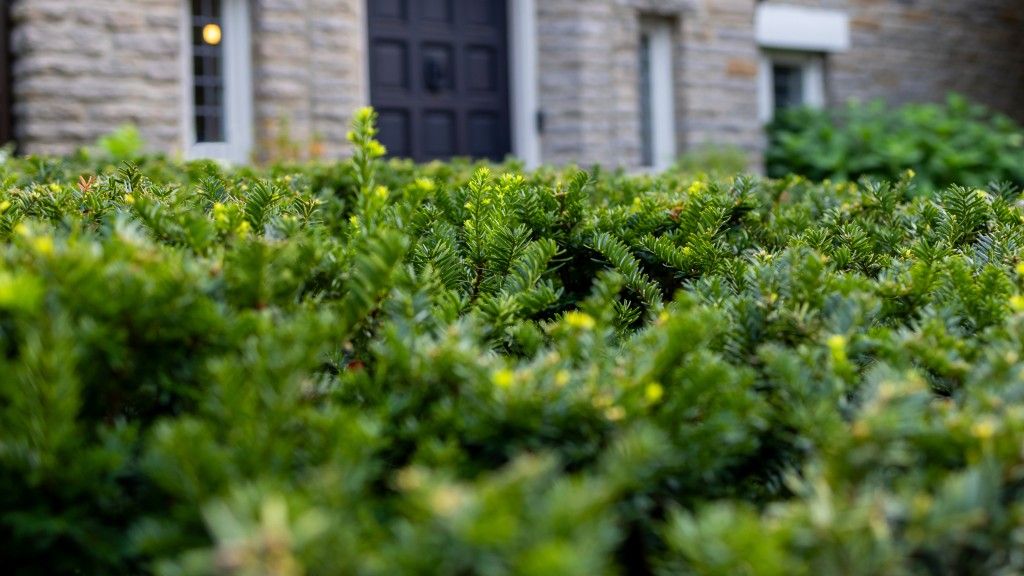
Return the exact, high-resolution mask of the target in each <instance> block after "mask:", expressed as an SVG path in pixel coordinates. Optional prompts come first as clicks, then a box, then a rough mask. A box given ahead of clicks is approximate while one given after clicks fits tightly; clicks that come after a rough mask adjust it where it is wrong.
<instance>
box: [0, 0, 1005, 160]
mask: <svg viewBox="0 0 1024 576" xmlns="http://www.w3.org/2000/svg"><path fill="white" fill-rule="evenodd" d="M183 1H184V0H75V1H73V2H72V1H70V0H16V1H15V3H14V8H13V13H12V16H13V22H14V25H15V32H14V34H13V38H12V45H13V50H14V52H15V58H16V63H15V67H14V85H15V99H16V105H15V121H16V126H17V128H16V130H17V135H18V138H19V140H20V141H21V142H22V145H23V150H24V151H26V152H31V153H66V152H69V151H71V150H73V149H74V148H76V147H78V146H80V145H84V144H88V143H91V142H93V141H95V139H96V138H98V137H99V136H101V135H103V134H104V133H107V132H109V131H110V130H112V129H114V128H116V127H117V126H118V125H120V124H123V123H129V122H130V123H133V124H136V125H137V126H139V128H140V130H141V131H142V134H143V136H144V137H145V139H146V140H147V142H148V143H149V145H150V146H151V148H153V149H154V150H161V151H165V152H169V153H177V152H180V151H181V148H182V146H183V138H182V131H183V126H182V116H183V106H184V102H183V99H184V94H183V91H182V88H181V87H182V84H183V78H182V77H181V74H182V64H181V28H180V27H181V26H182V8H183ZM251 1H252V7H253V10H252V17H253V37H254V39H255V40H256V41H255V42H254V45H253V62H254V75H253V77H254V86H253V90H254V100H255V111H254V113H255V118H254V121H255V123H256V141H257V155H258V156H259V157H261V158H263V159H269V158H273V157H280V156H282V155H291V154H295V155H297V156H299V157H308V156H310V155H314V154H321V155H324V156H327V157H337V156H342V155H344V154H346V153H347V151H348V146H347V143H346V142H345V133H346V131H347V126H348V122H349V118H350V115H351V113H352V111H353V110H354V109H355V108H357V107H358V106H361V105H364V104H365V103H366V102H367V97H368V94H367V87H366V81H365V76H366V70H365V67H366V62H365V60H366V56H365V50H364V47H363V46H364V41H365V40H364V38H365V29H364V28H365V25H364V22H365V15H364V14H363V10H364V5H365V0H251ZM768 1H770V2H775V3H788V4H802V5H809V6H827V7H830V8H837V9H843V10H847V11H848V13H849V14H850V17H851V31H852V40H853V48H852V50H851V51H850V52H848V53H845V54H837V55H832V56H830V57H829V59H828V70H827V75H828V85H829V95H830V98H831V101H832V102H833V103H835V102H841V101H845V100H846V99H849V98H862V99H868V98H875V97H881V98H885V99H887V100H888V101H890V102H892V103H894V104H896V103H902V102H907V101H916V100H937V99H941V98H943V97H944V96H945V94H946V93H947V92H949V91H959V92H962V93H964V94H966V95H968V96H969V97H971V98H972V99H974V100H977V101H979V102H982V103H985V104H988V105H990V106H992V107H994V108H996V109H998V110H1001V111H1003V112H1007V113H1009V114H1011V115H1013V116H1015V117H1016V118H1017V119H1019V120H1022V121H1024V91H1022V90H1021V86H1024V34H1020V32H1021V31H1024V3H1021V2H1020V1H1019V0H785V1H782V0H768ZM756 4H757V3H756V2H755V1H754V0H537V2H536V6H537V15H536V17H537V33H538V63H539V64H538V65H539V67H540V68H539V70H538V80H539V89H540V94H539V105H540V108H541V110H542V112H543V114H544V118H545V130H544V132H543V134H542V135H541V145H542V156H543V160H544V161H545V162H548V163H556V164H562V163H568V162H577V163H581V164H594V163H600V164H605V165H608V166H625V167H633V166H637V165H638V164H639V162H640V149H641V143H640V126H639V121H640V109H639V105H640V103H639V93H638V84H639V79H638V49H639V36H640V18H641V17H642V16H657V17H661V18H666V19H670V20H671V21H672V22H674V23H675V25H676V28H675V33H676V46H677V49H676V53H675V54H674V57H675V58H674V62H675V78H674V81H675V86H676V124H677V126H676V128H677V129H676V133H677V138H678V149H679V150H680V151H686V150H692V149H695V148H699V147H701V146H704V145H708V144H727V145H733V146H738V147H740V148H743V149H745V150H747V151H748V152H750V153H751V158H752V161H753V162H754V163H756V162H757V161H758V160H759V158H760V154H761V152H762V151H763V146H764V135H763V132H762V130H761V126H760V123H759V120H758V107H757V75H758V58H759V49H758V47H757V45H756V41H755V38H754V12H755V6H756ZM317 142H318V143H319V144H315V145H314V143H317Z"/></svg>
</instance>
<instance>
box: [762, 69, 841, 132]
mask: <svg viewBox="0 0 1024 576" xmlns="http://www.w3.org/2000/svg"><path fill="white" fill-rule="evenodd" d="M775 64H784V65H787V66H795V67H797V68H799V69H800V72H801V74H802V75H803V82H802V84H803V89H804V93H803V105H804V106H807V107H809V108H824V107H825V104H826V96H825V56H824V55H823V54H817V53H811V52H782V51H764V52H762V53H761V66H760V72H759V74H758V87H757V92H758V107H759V109H760V116H761V122H764V123H768V122H771V121H772V120H773V119H774V118H775V85H774V82H775V74H774V72H773V66H774V65H775Z"/></svg>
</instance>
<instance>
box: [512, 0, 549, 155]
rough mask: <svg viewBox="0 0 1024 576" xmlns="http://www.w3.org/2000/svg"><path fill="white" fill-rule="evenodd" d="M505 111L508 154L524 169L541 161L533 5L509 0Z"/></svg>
mask: <svg viewBox="0 0 1024 576" xmlns="http://www.w3.org/2000/svg"><path fill="white" fill-rule="evenodd" d="M508 11H509V18H508V21H509V55H508V57H509V76H510V77H509V109H510V114H511V118H510V121H511V124H512V126H511V128H512V152H513V153H514V154H515V155H516V156H518V157H519V158H520V159H521V160H522V161H523V164H525V165H526V167H527V168H536V167H537V166H539V165H540V162H541V151H540V133H539V131H538V126H537V121H538V112H539V106H538V102H537V95H538V89H537V5H536V2H535V0H509V2H508Z"/></svg>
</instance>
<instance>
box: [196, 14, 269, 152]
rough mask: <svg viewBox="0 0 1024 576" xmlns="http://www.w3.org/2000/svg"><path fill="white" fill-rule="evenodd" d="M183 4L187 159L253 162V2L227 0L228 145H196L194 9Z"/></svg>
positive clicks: (226, 129) (225, 122) (226, 105)
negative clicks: (193, 50)
mask: <svg viewBox="0 0 1024 576" xmlns="http://www.w3.org/2000/svg"><path fill="white" fill-rule="evenodd" d="M191 4H192V3H191V2H189V1H188V0H184V1H182V2H181V13H182V26H181V45H182V51H181V53H182V80H183V81H182V83H181V84H182V87H183V90H184V94H183V102H184V105H183V106H182V110H183V116H184V117H183V119H182V134H183V144H184V151H185V157H186V158H187V159H196V158H213V159H218V160H225V161H227V162H231V163H234V164H244V163H247V162H249V161H250V160H251V154H252V148H253V142H254V137H253V133H254V130H253V123H254V122H255V117H254V115H253V82H252V75H253V72H252V32H251V27H252V20H251V12H250V9H249V0H223V10H224V14H223V20H224V75H225V76H224V114H225V117H224V132H225V136H226V139H225V141H224V142H196V127H195V103H194V98H195V95H194V93H193V84H192V74H193V68H192V66H193V63H192V8H191Z"/></svg>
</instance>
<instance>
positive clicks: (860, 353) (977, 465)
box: [0, 110, 1024, 576]
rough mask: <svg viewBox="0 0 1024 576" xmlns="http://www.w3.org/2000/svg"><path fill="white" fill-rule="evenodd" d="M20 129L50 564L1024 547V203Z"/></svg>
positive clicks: (16, 240) (27, 564)
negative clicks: (295, 160) (108, 161)
mask: <svg viewBox="0 0 1024 576" xmlns="http://www.w3.org/2000/svg"><path fill="white" fill-rule="evenodd" d="M373 120H374V118H373V113H372V112H371V111H369V110H366V111H362V112H361V113H360V114H359V116H358V118H357V120H356V123H355V126H354V129H353V132H352V135H351V140H352V142H353V143H354V144H355V147H356V151H357V152H356V155H355V156H354V158H353V159H352V160H350V161H348V162H345V163H340V164H330V165H328V164H321V165H311V166H304V167H297V166H277V167H273V168H269V169H265V170H254V169H249V168H242V169H236V170H229V169H224V168H222V167H218V166H217V165H215V164H212V163H206V162H197V163H190V164H186V165H179V164H175V163H172V162H167V161H165V160H162V159H159V158H140V159H138V161H137V162H136V163H134V164H122V165H120V166H115V167H110V166H104V165H102V164H96V163H95V161H94V160H90V159H89V157H88V156H86V155H79V156H77V157H73V158H66V159H50V158H27V159H6V160H4V161H3V163H0V350H2V354H0V543H2V544H0V559H2V561H3V563H4V565H6V566H10V567H14V568H15V570H16V571H17V573H19V574H29V575H31V574H64V573H74V574H123V573H132V574H147V573H155V574H163V575H168V576H170V575H188V574H196V575H199V574H239V575H243V574H267V575H270V574H272V575H281V576H285V575H287V576H296V575H300V574H308V575H316V574H331V575H334V574H360V575H363V574H481V575H503V574H510V575H511V574H524V575H527V574H535V575H541V574H544V575H546V574H579V575H587V576H590V575H594V574H616V573H624V574H625V573H628V574H659V575H661V574H664V575H667V574H715V575H732V574H787V575H789V574H865V575H868V574H871V575H874V574H994V573H995V574H1013V573H1018V572H1021V571H1024V557H1022V556H1021V554H1020V546H1021V538H1022V532H1021V528H1020V526H1021V525H1022V521H1024V492H1022V490H1021V487H1022V486H1024V460H1022V459H1024V456H1022V454H1024V453H1022V451H1021V446H1022V445H1024V386H1022V382H1024V264H1022V260H1024V207H1022V206H1024V204H1022V203H1021V200H1022V199H1021V197H1020V194H1019V191H1018V190H1017V189H1015V188H1013V187H1012V186H1009V185H994V186H991V187H988V188H983V189H982V188H977V187H970V186H966V187H965V186H951V187H948V188H946V189H944V191H943V192H941V193H940V194H937V195H935V196H933V197H926V196H921V195H920V194H917V193H915V190H914V187H915V180H914V179H913V178H911V177H909V176H906V177H903V178H901V179H898V180H896V181H894V182H893V183H890V184H868V183H866V184H863V185H855V184H824V185H813V184H810V183H808V182H807V181H805V180H802V179H798V178H789V179H785V180H777V181H769V180H757V179H752V178H743V177H738V178H733V179H723V180H716V179H708V178H688V177H683V176H681V175H680V174H678V173H676V174H668V175H662V176H625V175H621V174H608V173H602V172H599V171H594V172H591V173H586V172H580V171H572V170H569V171H555V170H550V169H544V170H541V171H539V172H536V173H533V174H528V175H527V174H523V173H521V171H520V170H519V169H518V167H516V166H515V165H506V166H495V167H489V168H488V167H483V166H476V165H472V164H469V163H465V162H456V163H451V164H434V165H429V166H423V167H414V166H412V165H410V164H408V163H403V162H390V163H385V162H383V161H382V160H380V157H381V156H382V155H383V152H384V151H383V149H382V147H381V146H380V145H379V144H378V143H377V142H376V141H375V140H374V135H375V129H374V127H373Z"/></svg>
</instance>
